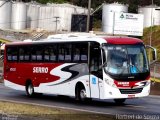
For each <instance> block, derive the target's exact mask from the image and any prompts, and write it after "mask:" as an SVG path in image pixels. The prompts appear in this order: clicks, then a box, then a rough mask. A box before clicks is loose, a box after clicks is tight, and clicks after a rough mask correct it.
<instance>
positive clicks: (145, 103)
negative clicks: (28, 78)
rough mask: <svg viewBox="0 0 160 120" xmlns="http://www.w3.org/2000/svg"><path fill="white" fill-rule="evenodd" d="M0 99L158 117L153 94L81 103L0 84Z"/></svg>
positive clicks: (159, 106)
mask: <svg viewBox="0 0 160 120" xmlns="http://www.w3.org/2000/svg"><path fill="white" fill-rule="evenodd" d="M0 100H1V101H12V102H18V103H27V104H35V105H41V106H48V107H55V108H63V109H70V110H77V111H86V112H92V113H100V114H112V115H115V116H116V115H129V114H130V115H140V116H143V117H144V116H145V115H146V116H147V117H155V116H156V119H158V118H159V119H160V97H159V96H153V95H151V96H148V97H144V98H136V99H128V100H126V102H125V104H123V105H116V104H115V103H114V101H113V100H105V101H98V100H93V101H91V102H87V103H83V104H82V103H77V102H76V101H75V100H74V99H73V98H69V97H57V96H53V95H42V96H37V97H34V98H28V97H27V96H26V94H25V92H22V91H16V90H13V89H10V88H6V87H5V86H4V85H3V84H0ZM147 117H146V118H147ZM144 119H145V118H144ZM149 119H150V118H149Z"/></svg>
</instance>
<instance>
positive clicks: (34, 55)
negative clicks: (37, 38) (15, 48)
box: [31, 45, 43, 61]
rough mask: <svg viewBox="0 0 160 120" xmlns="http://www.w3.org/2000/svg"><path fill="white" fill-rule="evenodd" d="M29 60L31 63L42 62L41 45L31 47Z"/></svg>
mask: <svg viewBox="0 0 160 120" xmlns="http://www.w3.org/2000/svg"><path fill="white" fill-rule="evenodd" d="M31 60H32V61H43V46H41V45H37V46H32V49H31Z"/></svg>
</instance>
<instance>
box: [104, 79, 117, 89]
mask: <svg viewBox="0 0 160 120" xmlns="http://www.w3.org/2000/svg"><path fill="white" fill-rule="evenodd" d="M105 83H106V84H108V85H109V86H112V87H114V88H117V86H116V85H115V83H114V81H113V80H111V79H107V78H105Z"/></svg>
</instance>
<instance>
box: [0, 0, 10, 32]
mask: <svg viewBox="0 0 160 120" xmlns="http://www.w3.org/2000/svg"><path fill="white" fill-rule="evenodd" d="M0 15H1V17H0V29H9V28H10V26H11V2H10V1H8V0H0Z"/></svg>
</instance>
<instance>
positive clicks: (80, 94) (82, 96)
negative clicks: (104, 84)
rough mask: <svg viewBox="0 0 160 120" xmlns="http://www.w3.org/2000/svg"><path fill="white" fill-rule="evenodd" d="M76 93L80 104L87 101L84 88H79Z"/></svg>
mask: <svg viewBox="0 0 160 120" xmlns="http://www.w3.org/2000/svg"><path fill="white" fill-rule="evenodd" d="M76 93H77V95H76V100H78V101H79V102H84V101H85V100H86V90H85V88H84V86H79V87H78V88H77V92H76Z"/></svg>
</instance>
